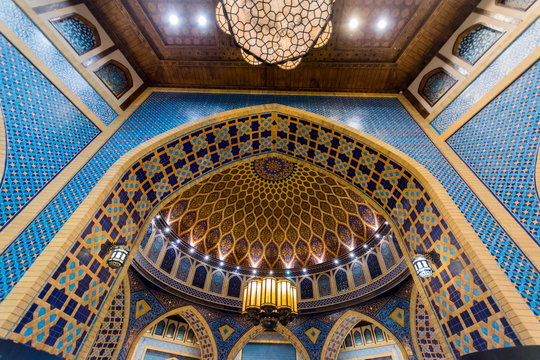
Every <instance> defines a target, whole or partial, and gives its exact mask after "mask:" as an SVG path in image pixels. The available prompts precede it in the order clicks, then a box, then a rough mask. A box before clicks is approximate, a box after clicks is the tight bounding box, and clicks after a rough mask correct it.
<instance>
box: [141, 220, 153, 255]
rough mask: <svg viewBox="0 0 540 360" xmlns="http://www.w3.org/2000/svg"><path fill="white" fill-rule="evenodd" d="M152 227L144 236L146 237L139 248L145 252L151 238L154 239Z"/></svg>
mask: <svg viewBox="0 0 540 360" xmlns="http://www.w3.org/2000/svg"><path fill="white" fill-rule="evenodd" d="M152 227H153V226H152V225H150V226H149V227H148V229H147V230H146V234H144V237H143V238H142V240H141V245H140V246H139V248H140V249H141V250H144V248H145V247H146V244H148V240H150V237H152Z"/></svg>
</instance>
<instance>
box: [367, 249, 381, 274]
mask: <svg viewBox="0 0 540 360" xmlns="http://www.w3.org/2000/svg"><path fill="white" fill-rule="evenodd" d="M367 265H368V269H369V274H370V275H371V279H375V278H378V277H379V276H381V275H382V270H381V265H379V259H377V255H375V254H370V255H369V256H368V258H367Z"/></svg>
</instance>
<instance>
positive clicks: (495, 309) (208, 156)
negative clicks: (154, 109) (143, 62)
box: [13, 94, 538, 357]
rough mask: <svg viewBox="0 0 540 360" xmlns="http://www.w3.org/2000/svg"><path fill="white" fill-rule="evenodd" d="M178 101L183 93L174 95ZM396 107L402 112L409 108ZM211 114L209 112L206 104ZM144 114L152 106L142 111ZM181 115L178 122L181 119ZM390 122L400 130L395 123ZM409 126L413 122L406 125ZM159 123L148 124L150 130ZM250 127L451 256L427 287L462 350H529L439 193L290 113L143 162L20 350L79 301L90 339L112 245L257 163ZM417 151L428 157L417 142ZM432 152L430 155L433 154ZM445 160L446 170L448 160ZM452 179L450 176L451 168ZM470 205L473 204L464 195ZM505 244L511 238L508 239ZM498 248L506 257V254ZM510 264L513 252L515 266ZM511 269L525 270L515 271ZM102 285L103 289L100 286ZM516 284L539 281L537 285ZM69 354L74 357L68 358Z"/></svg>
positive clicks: (207, 133) (257, 143)
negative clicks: (194, 186)
mask: <svg viewBox="0 0 540 360" xmlns="http://www.w3.org/2000/svg"><path fill="white" fill-rule="evenodd" d="M171 95H174V94H168V95H167V96H171ZM180 96H183V95H180ZM243 97H244V98H245V96H243ZM355 100H356V101H358V100H360V99H355ZM363 101H364V102H367V101H373V99H363ZM385 101H388V100H386V99H385ZM390 101H396V100H390ZM151 102H152V101H151ZM395 104H396V105H398V106H399V103H395ZM320 105H323V104H320ZM159 108H160V109H163V108H164V104H163V103H161V102H160V104H159ZM205 108H208V106H206V105H205ZM379 109H380V108H379ZM144 110H145V109H144V107H143V108H141V109H140V110H139V111H144ZM384 110H388V109H383V111H384ZM174 116H175V117H177V116H178V115H177V114H176V113H175V114H174ZM378 118H381V117H380V116H379V117H378ZM382 118H384V119H385V122H387V123H390V121H389V119H388V118H385V117H382ZM160 120H161V119H160ZM400 120H401V121H402V122H404V121H403V119H400ZM149 125H150V124H148V123H146V124H145V127H148V126H149ZM407 125H410V124H407ZM128 126H129V125H128ZM402 126H403V125H401V126H400V127H402ZM242 128H244V129H248V130H249V134H250V135H249V136H250V137H251V139H253V137H254V136H257V138H256V139H253V140H252V141H251V142H248V146H249V148H250V153H249V155H256V154H264V153H267V152H269V151H274V152H277V153H280V154H284V155H288V156H291V157H294V158H297V159H299V160H302V161H307V162H310V163H312V164H313V165H315V166H318V167H320V168H322V169H324V170H326V171H329V172H331V173H333V174H334V175H337V176H338V177H341V178H342V179H344V180H346V181H348V182H350V183H351V184H354V185H355V186H357V187H358V189H359V190H361V191H363V192H364V193H365V194H366V195H367V196H368V197H371V198H372V199H373V200H374V201H376V202H377V203H378V204H379V205H380V206H381V207H382V208H383V209H384V210H386V211H387V212H388V214H389V215H390V216H391V217H392V218H393V220H394V223H395V225H396V226H397V228H398V229H399V231H400V232H401V234H402V235H403V236H404V237H405V239H406V243H407V245H408V247H409V252H423V251H431V250H434V251H437V252H439V253H440V254H441V257H442V260H443V266H441V267H439V268H438V269H437V273H436V274H435V276H434V277H432V278H431V279H430V280H429V281H427V280H426V283H425V284H424V285H425V288H426V291H427V292H428V294H429V297H430V299H431V301H432V305H433V307H434V309H435V311H436V314H437V316H438V318H439V320H440V322H441V323H442V326H443V329H444V330H445V333H446V335H447V337H448V339H449V341H450V342H451V343H452V345H453V347H454V351H455V352H456V353H466V351H467V349H466V348H464V347H462V346H459V345H458V344H459V343H460V342H461V340H462V339H463V337H464V336H468V335H469V334H470V333H471V332H473V333H474V334H475V336H477V334H478V335H479V337H477V339H476V340H477V341H475V343H474V348H473V351H479V350H485V349H487V348H489V347H498V346H504V344H510V345H512V344H514V345H518V344H520V342H519V340H518V339H517V337H516V335H515V333H514V332H513V330H512V328H511V327H510V325H509V323H508V322H507V320H506V317H505V315H504V313H503V312H502V311H501V310H500V307H499V306H498V305H497V303H496V301H495V300H494V299H493V297H492V295H491V291H490V290H489V289H488V288H487V287H486V286H485V284H484V283H483V281H482V280H481V279H480V277H479V275H478V273H477V271H476V270H475V267H474V265H473V264H472V263H471V261H470V259H469V257H468V256H467V255H466V254H465V253H464V252H463V249H462V248H461V245H460V244H459V243H458V241H457V240H456V239H455V237H454V235H453V233H452V232H451V230H450V229H449V227H448V225H447V223H446V221H445V220H444V219H443V218H442V215H441V214H440V212H439V210H438V209H437V207H436V206H435V204H434V203H433V200H432V199H431V197H430V195H429V194H428V193H426V191H425V189H424V188H423V186H422V184H421V183H420V182H418V180H417V179H415V178H414V177H413V176H412V174H410V173H409V172H408V171H406V170H405V169H403V167H402V166H401V165H400V164H398V163H396V162H395V161H393V160H391V159H389V158H388V157H386V156H385V155H382V154H380V153H378V152H377V151H375V150H374V149H372V148H370V147H368V146H366V145H365V144H363V143H361V142H359V141H357V140H355V139H353V138H351V137H349V136H348V135H346V134H343V133H340V132H339V131H337V130H332V129H329V128H326V127H325V126H323V125H319V124H315V123H311V122H310V121H307V120H304V119H299V118H297V117H294V116H289V115H286V114H280V113H261V114H257V115H253V116H249V117H242V118H239V119H238V118H236V119H229V120H226V121H223V122H220V123H216V124H212V125H208V126H207V127H205V128H202V129H198V130H196V131H193V132H190V133H188V134H185V135H182V137H180V138H177V139H175V140H173V141H171V142H169V143H168V144H166V145H165V146H162V147H160V148H158V149H156V150H154V151H152V152H150V153H148V154H147V155H146V156H144V157H143V158H142V159H140V160H139V161H137V162H135V163H134V164H133V165H132V167H131V168H130V169H129V170H127V171H126V173H125V174H124V175H123V176H122V177H121V180H120V182H119V183H118V184H117V185H116V186H114V188H113V190H112V192H111V193H110V195H109V196H108V197H107V200H106V201H105V202H104V204H103V206H102V208H101V209H100V210H99V211H98V212H97V213H96V214H95V215H94V217H93V218H92V219H91V220H90V221H89V223H88V225H87V227H86V229H85V230H84V231H83V232H82V233H81V235H80V236H79V237H78V239H77V240H76V241H75V243H74V246H73V247H72V248H71V249H70V251H69V253H68V256H67V257H66V258H65V260H64V261H63V262H62V264H61V266H60V267H59V268H58V269H57V270H56V271H55V274H54V276H53V277H52V278H51V280H50V281H49V283H47V284H46V285H45V286H44V288H43V289H42V290H41V291H40V296H39V297H38V298H36V299H35V300H34V302H33V304H32V305H31V306H30V308H29V309H28V311H27V312H26V314H25V315H24V317H23V319H22V321H21V322H20V323H19V324H18V325H17V327H16V329H15V334H14V335H13V337H14V338H15V339H17V340H18V341H20V342H27V341H29V340H31V341H32V343H33V344H34V345H37V343H40V346H43V344H42V343H41V342H42V340H43V339H42V340H39V339H36V338H34V337H29V336H28V335H25V332H26V331H27V324H29V323H30V322H32V321H34V319H37V318H39V317H40V316H46V314H48V313H47V312H45V313H43V314H42V315H40V314H41V313H40V312H39V311H41V310H40V309H47V307H48V306H49V302H51V301H52V302H53V303H54V304H55V306H56V307H59V308H60V309H62V308H64V307H65V306H68V303H69V302H70V301H76V303H78V304H79V307H80V308H84V309H85V315H86V316H82V317H76V316H75V317H73V318H72V317H69V316H67V315H65V312H64V315H62V316H63V317H64V318H66V319H64V321H65V322H64V324H65V323H67V322H68V320H69V322H71V323H72V324H74V325H76V326H78V327H80V328H81V329H83V332H82V333H81V334H80V338H83V337H84V336H85V335H86V330H87V329H88V327H89V326H90V325H91V323H92V322H93V320H94V317H95V314H96V313H97V312H98V311H99V308H100V306H101V302H102V298H103V296H99V295H96V296H95V297H94V296H92V297H89V295H90V294H97V292H96V291H94V289H89V283H92V284H95V285H96V286H97V287H99V288H100V289H101V288H103V289H104V290H106V289H107V288H109V287H110V285H111V283H112V282H113V281H114V278H115V273H114V271H112V272H111V271H110V270H109V269H108V267H107V266H106V265H105V263H104V258H105V256H106V251H105V250H104V249H106V247H107V241H108V240H109V239H117V241H119V242H121V243H122V242H125V243H127V244H132V241H133V236H134V235H135V234H136V233H137V231H138V230H139V229H140V228H141V226H142V225H143V223H144V220H145V217H146V214H147V213H148V211H149V210H150V209H152V208H153V207H155V206H156V205H158V204H159V203H160V202H161V201H162V199H164V198H165V197H166V196H167V195H169V194H171V193H172V192H173V191H174V190H176V189H178V188H180V187H181V186H182V185H184V184H187V183H188V182H190V181H192V180H193V179H197V178H198V177H200V176H201V175H204V174H206V173H209V172H210V171H211V170H213V169H215V168H218V167H220V166H222V165H225V164H227V163H229V162H232V161H234V160H237V159H242V158H245V157H246V156H248V154H246V153H242V152H241V151H240V150H241V146H240V143H245V141H244V142H241V141H239V139H238V137H241V136H243V132H242V131H241V129H242ZM303 129H305V131H304V130H303ZM268 130H271V131H269V132H268V133H269V134H267V135H266V136H265V135H264V134H265V131H268ZM381 130H382V129H381ZM224 131H226V132H228V133H229V135H230V136H229V138H226V139H220V138H219V137H218V136H216V135H217V134H219V133H220V132H224ZM271 133H274V134H275V137H269V135H270V134H271ZM118 134H119V133H117V134H116V135H118ZM255 134H258V135H255ZM116 135H115V136H116ZM400 137H401V138H402V139H411V138H414V137H406V136H405V137H404V136H403V133H402V134H401V136H400ZM201 138H202V139H204V140H205V141H207V142H208V146H207V147H206V148H204V149H197V150H196V149H195V147H193V146H192V144H193V142H194V141H195V139H201ZM130 142H131V143H133V139H130ZM409 143H410V144H411V146H413V144H412V142H410V141H409ZM210 149H211V150H210ZM415 149H416V150H417V151H418V150H419V149H418V145H417V144H416V146H415ZM222 151H225V152H228V153H229V154H230V156H226V157H220V156H219V152H222ZM317 151H319V152H321V154H320V155H321V156H315V154H318V153H317ZM323 151H324V152H323ZM422 153H423V154H426V153H428V152H426V151H425V149H424V150H423V151H422ZM428 154H429V156H431V157H436V155H437V153H436V152H435V151H434V152H433V153H428ZM156 159H159V162H160V163H161V164H162V165H163V166H162V167H161V168H160V169H156V168H155V166H154V165H155V163H156ZM439 160H440V161H439V162H438V164H439V165H440V163H443V160H442V159H439ZM446 171H447V172H448V171H449V169H446ZM150 173H152V175H150ZM436 173H437V172H436ZM456 178H457V179H459V178H458V177H457V174H456V176H455V177H451V179H452V184H454V185H457V186H459V185H460V183H459V181H456ZM461 185H462V186H463V184H461ZM461 200H464V198H463V197H462V199H461ZM484 233H486V231H484ZM489 240H490V243H489V245H491V246H493V245H495V246H497V245H499V244H500V242H497V241H494V240H493V238H490V239H489ZM504 240H507V242H506V243H503V244H504V246H506V247H514V248H515V250H513V251H515V252H516V253H518V254H519V253H520V251H519V249H518V248H517V247H516V245H515V244H514V243H513V242H511V240H510V239H504ZM499 241H503V239H501V238H499ZM498 250H499V251H500V247H499V248H498ZM506 256H507V254H505V258H506ZM522 263H523V262H522ZM72 264H73V269H77V270H79V269H80V270H82V271H83V274H84V277H83V278H82V279H78V280H77V281H79V283H80V284H82V286H81V285H79V287H80V288H81V289H80V291H78V292H77V293H75V294H73V293H69V294H67V293H66V288H67V287H68V286H69V284H67V283H62V282H61V279H62V278H64V277H66V276H69V275H70V273H73V271H74V270H73V269H72V268H71V266H72ZM525 265H526V264H525ZM510 266H516V265H515V264H510ZM526 270H527V269H524V266H519V271H520V272H521V273H523V272H526ZM530 271H535V270H534V269H532V270H530ZM531 274H532V273H531ZM537 278H538V277H537ZM93 279H94V280H95V281H92V280H93ZM511 279H513V280H514V281H516V280H519V281H525V282H526V283H530V281H529V280H528V279H525V280H522V279H514V278H511ZM58 292H60V293H61V294H62V297H61V298H58V296H57V293H58ZM104 293H106V291H104ZM523 296H524V297H525V298H527V296H528V297H529V298H530V297H533V298H534V296H536V295H535V294H530V293H527V292H524V293H523ZM68 299H69V300H68ZM75 299H76V300H75ZM537 310H538V309H537ZM456 314H459V316H456ZM471 315H472V316H474V318H475V320H476V322H472V321H470V320H471ZM486 327H490V328H497V329H499V333H498V339H499V340H500V342H499V343H497V342H496V341H495V340H493V339H492V338H491V337H488V336H487V335H485V334H483V333H480V332H479V331H481V330H482V329H483V328H486ZM54 336H55V335H54V334H51V336H50V338H51V340H50V341H49V343H47V344H45V345H46V346H49V347H47V348H48V349H49V350H50V351H55V352H57V351H58V349H56V348H55V347H54V346H55V344H56V342H55V341H56V340H57V339H55V337H54ZM80 338H79V339H80ZM49 344H50V345H49ZM63 355H64V356H65V357H71V354H68V353H64V354H63Z"/></svg>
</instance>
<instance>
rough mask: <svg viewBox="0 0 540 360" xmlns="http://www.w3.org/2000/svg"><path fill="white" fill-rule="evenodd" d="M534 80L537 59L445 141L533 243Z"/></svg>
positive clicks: (538, 235)
mask: <svg viewBox="0 0 540 360" xmlns="http://www.w3.org/2000/svg"><path fill="white" fill-rule="evenodd" d="M539 83H540V65H539V63H538V62H537V63H536V64H534V65H533V66H532V67H531V68H530V69H528V70H527V71H525V72H524V73H523V74H522V75H521V76H520V77H519V78H517V79H516V80H515V81H514V82H513V83H512V84H511V85H510V86H509V87H508V88H506V89H505V90H504V91H503V92H501V93H500V94H499V95H498V96H497V97H496V98H495V99H493V100H492V101H491V102H490V103H489V104H488V105H486V106H485V107H484V108H483V109H482V110H480V112H478V113H477V114H476V115H475V116H473V117H472V118H471V120H469V121H468V122H467V123H466V124H465V125H464V126H463V127H461V128H460V129H459V130H458V131H456V132H455V133H454V134H453V135H452V136H451V137H450V138H449V139H448V140H447V142H448V144H449V145H450V146H451V147H452V149H454V151H455V152H456V153H457V154H458V155H459V156H460V158H461V159H462V160H463V161H464V162H465V163H466V164H467V165H468V166H469V167H470V168H471V170H473V171H474V173H475V174H476V175H477V176H478V177H479V178H480V180H482V182H483V183H484V184H485V185H486V186H487V187H488V188H489V189H490V190H491V192H492V193H493V194H494V195H495V196H496V197H497V198H498V199H499V201H500V202H501V203H502V204H503V205H504V206H505V207H506V208H507V209H508V211H509V212H510V213H511V214H512V215H513V216H514V217H515V218H516V220H517V221H518V222H519V223H520V224H521V226H523V228H524V229H525V230H527V232H528V233H529V234H530V235H531V236H532V237H533V238H534V239H535V240H536V242H537V243H538V244H540V221H538V219H539V217H540V199H539V197H538V194H539V191H540V189H538V188H537V181H538V179H535V172H536V169H537V167H538V163H537V162H538V150H539V140H538V139H539V138H538V136H539V130H538V129H539V128H540V120H539V119H540V115H539V114H540V104H539V99H540V89H539V87H538V84H539Z"/></svg>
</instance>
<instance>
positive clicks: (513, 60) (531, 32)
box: [431, 19, 540, 134]
mask: <svg viewBox="0 0 540 360" xmlns="http://www.w3.org/2000/svg"><path fill="white" fill-rule="evenodd" d="M539 46H540V19H537V20H535V21H534V22H533V23H532V24H531V25H530V26H529V27H528V28H527V29H526V30H525V31H524V32H523V33H522V34H521V35H520V36H519V37H518V38H517V39H516V40H515V41H514V42H513V43H512V44H511V45H510V46H508V47H507V48H506V50H505V51H503V52H502V53H501V54H500V55H499V56H498V57H497V59H495V61H493V62H492V63H491V65H489V66H488V67H487V68H486V69H485V70H484V72H482V73H481V74H480V75H479V76H478V77H477V78H476V79H475V80H474V81H473V82H472V83H471V84H470V85H469V86H468V87H467V88H466V89H465V90H463V91H462V92H461V94H459V95H458V96H457V97H456V98H455V99H454V100H453V101H452V102H451V103H450V105H448V106H447V107H446V108H445V109H444V110H443V111H441V112H440V113H439V115H437V116H436V117H435V119H433V121H432V122H431V126H433V128H434V129H435V130H437V132H439V134H442V133H443V132H444V131H445V130H446V129H448V128H449V127H450V125H452V124H453V123H454V122H455V121H456V120H458V119H459V118H460V117H461V116H462V115H463V114H465V112H467V110H469V109H470V108H471V106H472V105H474V104H475V103H476V102H477V101H478V100H480V99H481V98H482V97H483V96H484V95H485V94H486V93H487V92H488V91H489V90H491V88H493V86H495V84H497V83H498V82H499V81H501V80H502V79H503V78H504V77H505V76H506V75H508V74H510V73H511V72H512V70H513V69H514V68H515V67H516V66H517V65H519V63H520V62H521V61H523V60H524V59H525V58H526V57H527V56H528V55H529V54H531V53H532V52H533V51H534V50H535V49H537V48H538V47H539Z"/></svg>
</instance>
